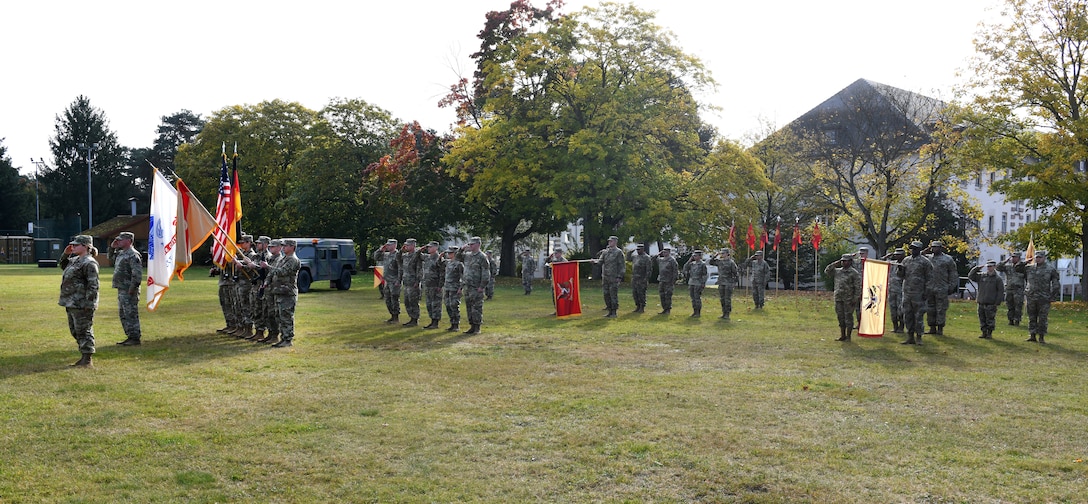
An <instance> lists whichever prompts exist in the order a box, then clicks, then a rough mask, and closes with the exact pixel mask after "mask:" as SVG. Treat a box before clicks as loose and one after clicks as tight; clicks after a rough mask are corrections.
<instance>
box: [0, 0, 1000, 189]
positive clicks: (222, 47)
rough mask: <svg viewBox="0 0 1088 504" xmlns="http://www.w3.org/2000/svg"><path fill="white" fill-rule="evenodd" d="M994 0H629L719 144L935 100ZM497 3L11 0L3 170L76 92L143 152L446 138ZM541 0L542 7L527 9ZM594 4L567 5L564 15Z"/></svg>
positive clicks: (1, 94) (947, 94) (26, 156)
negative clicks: (386, 117)
mask: <svg viewBox="0 0 1088 504" xmlns="http://www.w3.org/2000/svg"><path fill="white" fill-rule="evenodd" d="M999 2H1000V0H915V1H912V2H882V1H873V0H817V1H813V0H788V1H774V0H768V1H762V2H755V1H751V0H744V1H737V0H719V1H707V0H700V1H694V0H635V1H634V2H633V3H634V4H635V5H637V6H639V7H640V8H642V9H645V10H651V11H657V23H658V24H659V25H660V26H662V27H664V28H666V29H668V30H670V31H672V32H673V33H674V34H675V35H676V38H677V41H678V43H679V45H680V46H681V47H682V48H683V49H684V50H685V51H686V52H687V53H689V54H692V55H695V56H697V57H699V58H701V59H702V60H703V62H704V63H705V64H706V65H707V67H708V68H709V69H710V70H711V72H712V75H713V77H714V78H715V79H716V80H717V81H718V83H719V87H718V89H717V91H716V92H715V93H713V94H710V95H706V96H702V97H700V98H701V100H702V101H703V102H705V103H709V104H712V105H715V106H717V107H719V108H720V110H719V111H718V112H716V113H714V115H711V116H708V117H706V119H707V120H708V121H709V122H710V123H712V124H714V125H715V126H717V127H718V129H719V131H720V132H721V134H722V135H723V136H725V137H728V138H733V139H737V140H741V139H743V138H744V137H745V136H746V135H751V134H754V133H755V132H757V131H759V130H760V129H761V126H760V121H761V119H762V120H764V121H765V122H769V123H771V124H775V125H778V126H782V125H785V124H786V123H788V122H790V121H792V120H793V119H795V118H797V117H798V116H800V115H801V114H803V113H805V112H806V111H808V110H809V109H811V108H812V107H815V106H816V105H818V104H819V103H820V102H822V101H824V100H825V99H827V98H828V97H830V96H831V95H833V94H835V93H836V92H838V91H839V90H841V89H842V88H844V87H846V86H847V85H849V84H850V83H852V82H854V81H855V80H857V79H859V78H866V79H870V80H873V81H876V82H881V83H884V84H888V85H891V86H895V87H899V88H903V89H907V90H910V91H915V92H919V93H922V94H926V95H928V96H932V97H935V98H940V99H944V100H950V99H951V98H952V90H953V88H954V87H955V86H956V85H957V84H959V83H961V82H963V78H962V77H960V76H958V75H957V72H958V71H960V70H963V69H965V68H966V62H967V59H968V58H969V57H971V56H972V55H973V54H974V48H973V45H972V39H973V37H974V35H975V33H976V31H977V26H978V23H979V22H980V21H982V20H983V19H992V18H993V16H994V8H996V6H997V5H998V3H999ZM509 4H510V0H417V1H414V2H393V1H382V2H378V1H373V0H354V1H322V0H310V1H307V2H301V3H293V2H284V3H278V2H268V1H262V2H256V1H233V0H223V1H215V2H211V1H204V0H197V1H188V2H156V1H22V2H10V3H9V4H6V5H5V6H4V9H3V14H4V15H3V16H2V18H0V47H3V48H5V50H4V55H3V59H2V60H0V63H2V64H3V66H4V68H5V72H4V78H3V87H2V91H0V138H5V140H4V142H3V145H5V146H6V147H7V148H8V154H9V156H10V157H11V159H12V162H13V163H14V165H15V166H17V167H21V168H22V171H23V173H30V172H33V168H34V167H33V165H32V164H31V163H30V159H31V158H34V159H37V158H39V157H43V158H45V160H46V162H49V163H51V154H50V152H49V138H50V137H51V136H53V134H54V121H55V118H56V116H57V115H58V114H60V113H62V112H63V111H64V109H65V108H66V107H68V106H69V105H70V104H71V103H72V102H73V101H74V100H75V98H76V97H77V96H79V95H81V94H82V95H85V96H87V97H88V98H89V99H90V101H91V104H92V105H93V106H95V107H97V108H99V109H101V110H102V111H104V112H105V114H106V117H107V118H108V119H109V126H110V128H111V129H112V130H113V131H115V132H116V133H117V135H118V137H119V141H120V143H121V144H122V145H124V146H127V147H150V146H151V144H152V142H153V140H154V138H155V128H156V126H158V124H159V123H160V119H161V117H162V116H164V115H170V114H173V113H175V112H178V111H180V110H182V109H189V110H192V111H193V112H196V113H199V114H201V115H202V116H204V117H205V118H207V117H208V116H209V115H210V114H211V113H212V112H214V111H216V110H218V109H220V108H223V107H226V106H230V105H237V104H256V103H259V102H261V101H265V100H273V99H277V98H278V99H282V100H286V101H297V102H299V103H301V104H303V105H304V106H306V107H309V108H311V109H315V110H317V109H320V108H322V107H323V106H324V105H325V104H327V103H328V101H329V99H330V98H332V97H345V98H361V99H363V100H366V101H367V102H369V103H371V104H374V105H377V106H379V107H382V108H384V109H387V110H389V111H390V112H392V114H393V115H394V117H396V118H398V119H400V120H405V121H410V120H418V121H420V123H421V124H423V125H424V126H425V127H428V128H433V129H435V130H438V131H439V132H444V131H447V130H449V128H450V125H451V124H452V123H453V121H454V116H453V112H452V111H450V110H449V109H440V108H438V106H437V102H438V100H439V99H440V98H441V97H442V96H443V95H444V94H445V93H446V91H447V90H448V88H449V86H450V84H452V83H454V82H456V80H457V78H458V75H459V74H463V75H465V76H470V75H471V72H472V61H471V60H470V59H469V55H470V54H471V53H472V52H474V51H475V50H476V49H477V48H478V47H479V42H478V40H477V39H476V34H477V33H479V31H480V29H481V28H482V27H483V23H484V15H485V13H486V12H488V11H491V10H502V9H505V8H507V7H508V6H509ZM534 4H536V5H538V6H542V5H543V4H544V0H535V1H534ZM585 5H597V2H595V1H586V0H572V1H569V2H568V3H567V6H566V7H565V8H564V9H563V10H564V11H565V12H571V11H574V10H576V9H580V8H581V7H582V6H585Z"/></svg>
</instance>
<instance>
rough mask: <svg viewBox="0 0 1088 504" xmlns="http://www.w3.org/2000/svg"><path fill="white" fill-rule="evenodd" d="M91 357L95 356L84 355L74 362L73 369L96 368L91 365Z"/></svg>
mask: <svg viewBox="0 0 1088 504" xmlns="http://www.w3.org/2000/svg"><path fill="white" fill-rule="evenodd" d="M91 355H93V354H89V353H85V354H83V355H82V356H81V357H80V358H79V360H77V361H75V362H73V363H72V364H71V366H72V367H94V364H91Z"/></svg>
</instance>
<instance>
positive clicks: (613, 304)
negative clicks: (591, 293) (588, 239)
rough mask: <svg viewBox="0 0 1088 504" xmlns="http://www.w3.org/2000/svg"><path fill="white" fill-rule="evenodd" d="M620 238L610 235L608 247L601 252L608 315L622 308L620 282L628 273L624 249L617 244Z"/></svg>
mask: <svg viewBox="0 0 1088 504" xmlns="http://www.w3.org/2000/svg"><path fill="white" fill-rule="evenodd" d="M617 242H619V238H617V237H615V236H609V237H608V247H606V248H605V249H604V250H602V251H601V253H600V256H599V257H600V262H601V282H602V284H603V286H604V306H605V308H607V309H608V315H605V316H606V317H615V316H616V312H617V311H619V309H620V298H619V294H620V282H623V275H624V274H626V273H627V260H626V259H624V257H623V251H622V250H620V249H619V247H617V246H616V243H617Z"/></svg>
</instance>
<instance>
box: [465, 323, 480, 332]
mask: <svg viewBox="0 0 1088 504" xmlns="http://www.w3.org/2000/svg"><path fill="white" fill-rule="evenodd" d="M465 334H480V324H471V325H470V326H469V328H468V330H467V331H465Z"/></svg>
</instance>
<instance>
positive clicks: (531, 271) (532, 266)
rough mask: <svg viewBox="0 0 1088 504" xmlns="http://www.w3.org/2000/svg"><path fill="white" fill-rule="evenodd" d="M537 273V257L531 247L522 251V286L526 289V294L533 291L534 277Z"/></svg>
mask: <svg viewBox="0 0 1088 504" xmlns="http://www.w3.org/2000/svg"><path fill="white" fill-rule="evenodd" d="M535 275H536V259H534V258H533V255H532V252H530V251H529V249H525V250H522V251H521V287H522V288H523V289H525V295H526V296H528V295H529V294H531V293H532V292H533V277H534V276H535Z"/></svg>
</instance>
